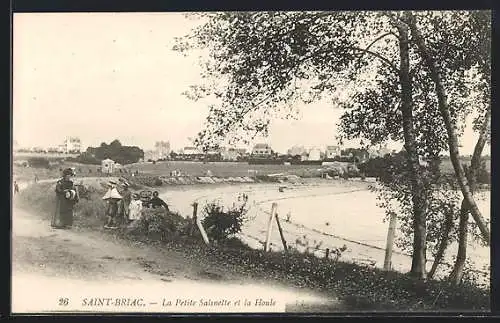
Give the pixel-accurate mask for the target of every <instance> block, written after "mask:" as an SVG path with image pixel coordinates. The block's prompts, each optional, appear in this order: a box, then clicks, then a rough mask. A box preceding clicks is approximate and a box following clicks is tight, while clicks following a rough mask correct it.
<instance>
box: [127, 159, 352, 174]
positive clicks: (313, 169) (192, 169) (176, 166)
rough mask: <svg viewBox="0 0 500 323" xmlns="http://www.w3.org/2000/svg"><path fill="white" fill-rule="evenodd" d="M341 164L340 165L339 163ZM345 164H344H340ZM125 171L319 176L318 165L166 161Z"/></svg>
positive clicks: (138, 165)
mask: <svg viewBox="0 0 500 323" xmlns="http://www.w3.org/2000/svg"><path fill="white" fill-rule="evenodd" d="M339 164H341V163H339ZM342 164H346V163H342ZM125 167H126V168H127V169H129V170H132V171H135V170H139V172H140V173H144V174H149V175H155V176H159V175H169V173H170V172H171V171H173V170H180V171H181V172H182V174H183V175H187V176H206V174H207V171H210V172H211V173H212V175H213V176H218V177H241V176H249V175H250V176H254V175H269V174H277V173H288V174H293V175H297V176H304V177H310V176H313V175H318V176H319V175H320V171H319V169H320V168H322V166H319V165H289V166H286V165H249V164H247V163H236V162H212V163H207V164H203V163H201V162H184V161H167V162H158V163H156V164H153V163H137V164H132V165H127V166H125Z"/></svg>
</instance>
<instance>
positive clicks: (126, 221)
mask: <svg viewBox="0 0 500 323" xmlns="http://www.w3.org/2000/svg"><path fill="white" fill-rule="evenodd" d="M74 176H75V172H74V170H73V169H71V168H67V169H64V170H63V177H62V178H61V179H60V180H58V181H57V183H56V189H55V192H56V211H55V212H54V216H53V218H52V223H51V226H52V227H54V228H57V229H67V228H71V226H72V225H73V215H74V214H73V213H74V207H75V205H76V204H77V203H78V202H79V199H80V198H79V194H78V187H77V185H75V184H74V183H73V181H72V177H74ZM129 187H130V185H129V184H128V183H127V182H126V181H125V180H123V179H120V180H119V181H118V182H115V181H109V183H108V190H107V192H106V193H105V194H104V196H103V197H102V199H103V200H104V201H105V202H106V210H105V215H106V223H105V224H104V228H106V229H116V228H118V226H119V225H127V226H133V225H134V224H135V223H137V221H138V220H139V219H140V217H141V212H142V210H143V209H144V208H158V207H163V208H165V209H166V211H169V208H168V205H167V203H165V201H164V200H162V199H161V198H160V197H159V193H158V191H155V192H153V194H152V197H151V198H150V199H147V200H142V199H141V197H140V195H139V194H138V193H132V192H131V191H130V189H129Z"/></svg>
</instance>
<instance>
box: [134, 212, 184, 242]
mask: <svg viewBox="0 0 500 323" xmlns="http://www.w3.org/2000/svg"><path fill="white" fill-rule="evenodd" d="M190 224H191V222H190V221H189V220H188V219H185V218H183V217H182V216H180V215H179V214H178V213H175V212H167V211H166V210H165V209H163V208H156V209H155V208H147V209H144V210H143V211H142V216H141V219H140V220H139V230H140V233H141V234H144V235H146V236H148V237H149V238H150V239H152V240H161V241H166V240H169V239H171V238H175V237H178V236H180V235H185V234H187V232H188V230H187V229H188V227H189V226H190Z"/></svg>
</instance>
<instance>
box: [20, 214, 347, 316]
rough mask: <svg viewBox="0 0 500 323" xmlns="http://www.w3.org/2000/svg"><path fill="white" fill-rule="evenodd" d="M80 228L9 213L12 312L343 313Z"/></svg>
mask: <svg viewBox="0 0 500 323" xmlns="http://www.w3.org/2000/svg"><path fill="white" fill-rule="evenodd" d="M82 230H83V229H77V228H74V229H72V230H55V229H52V228H51V227H50V226H49V224H48V223H47V222H46V221H44V220H41V219H40V218H38V217H37V216H35V215H34V214H30V213H28V212H26V211H24V210H22V209H19V208H17V207H16V208H14V210H13V236H12V240H13V250H12V256H13V257H12V258H13V260H12V273H13V275H12V311H13V312H58V311H62V312H65V311H70V312H76V311H90V312H213V311H215V312H231V311H243V312H268V311H271V312H282V311H285V310H286V311H335V310H339V309H341V308H342V305H341V303H340V302H339V301H338V300H336V299H332V298H327V297H326V296H324V295H319V294H317V293H314V292H312V291H309V290H303V289H297V288H293V287H286V286H280V285H278V284H275V283H274V282H272V281H263V280H257V279H255V278H253V277H248V276H245V275H243V274H240V273H238V272H235V271H234V270H231V269H230V268H226V267H225V266H214V265H210V264H207V263H205V262H203V261H201V260H200V259H190V257H189V256H188V255H189V252H185V253H181V252H177V251H171V250H165V249H160V248H159V247H155V246H146V245H143V244H138V243H133V242H128V241H125V242H124V241H122V240H115V239H114V238H113V237H112V236H111V235H108V234H106V233H104V232H100V231H88V230H85V231H82ZM117 299H118V300H121V301H117ZM259 299H262V301H259ZM110 300H111V301H110ZM238 301H239V303H238ZM217 302H218V303H217ZM224 302H225V303H224ZM227 302H231V304H232V305H228V304H229V303H227ZM273 302H274V303H273ZM244 304H245V305H244ZM300 304H302V305H303V306H299V305H300Z"/></svg>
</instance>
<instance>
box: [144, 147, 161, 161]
mask: <svg viewBox="0 0 500 323" xmlns="http://www.w3.org/2000/svg"><path fill="white" fill-rule="evenodd" d="M158 159H159V155H158V152H157V151H156V150H148V151H145V152H144V160H145V161H149V160H153V161H156V160H158Z"/></svg>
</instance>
